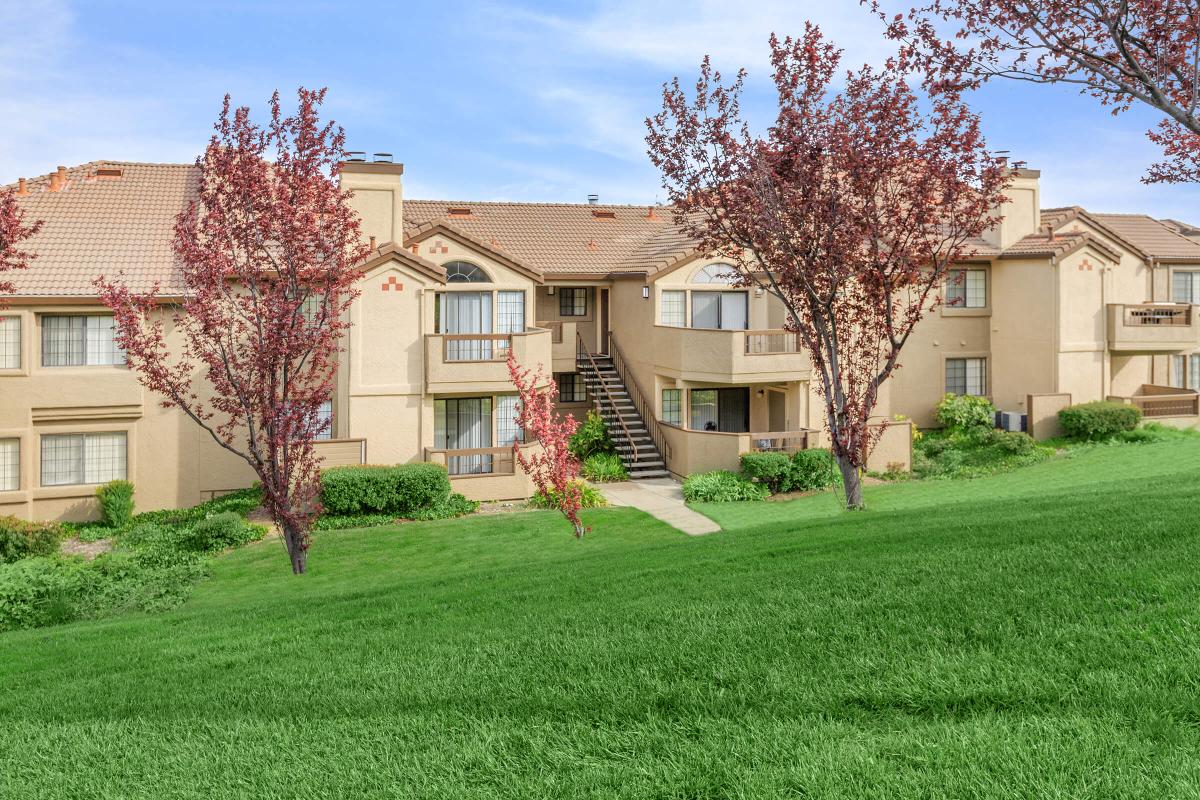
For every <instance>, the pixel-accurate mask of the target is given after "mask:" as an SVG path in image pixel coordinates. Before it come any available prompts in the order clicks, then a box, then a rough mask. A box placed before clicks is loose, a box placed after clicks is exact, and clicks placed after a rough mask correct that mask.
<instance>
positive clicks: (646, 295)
mask: <svg viewBox="0 0 1200 800" xmlns="http://www.w3.org/2000/svg"><path fill="white" fill-rule="evenodd" d="M642 299H643V300H649V299H650V287H649V286H643V287H642Z"/></svg>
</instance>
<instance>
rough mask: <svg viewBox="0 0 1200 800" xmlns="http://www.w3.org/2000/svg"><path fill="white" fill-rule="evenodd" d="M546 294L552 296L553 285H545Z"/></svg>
mask: <svg viewBox="0 0 1200 800" xmlns="http://www.w3.org/2000/svg"><path fill="white" fill-rule="evenodd" d="M546 294H548V295H550V296H551V297H553V296H554V287H553V286H547V287H546Z"/></svg>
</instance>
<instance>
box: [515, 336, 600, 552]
mask: <svg viewBox="0 0 1200 800" xmlns="http://www.w3.org/2000/svg"><path fill="white" fill-rule="evenodd" d="M508 375H509V378H510V379H511V380H512V382H513V385H514V386H516V387H517V395H518V397H519V400H518V405H517V424H518V425H520V426H521V430H522V431H524V432H525V437H526V439H527V440H530V441H536V442H537V443H538V444H540V445H541V447H540V449H537V450H533V451H531V452H528V453H527V452H526V451H524V450H522V449H521V445H520V442H516V441H514V442H513V458H515V459H516V461H517V463H518V464H519V465H520V466H521V469H523V470H524V471H525V472H526V473H528V474H529V476H530V477H532V478H533V483H534V485H535V486H537V489H538V492H540V493H541V494H542V496H543V497H545V498H547V499H548V500H549V501H550V502H552V503H553V504H554V505H555V507H556V508H558V510H559V511H561V512H562V515H563V516H564V517H566V518H567V521H569V522H570V523H571V526H572V527H573V528H574V529H575V536H576V538H580V537H582V536H583V534H584V533H585V532H586V530H587V529H586V528H584V526H583V521H582V520H581V519H580V518H579V511H580V509H582V508H583V486H582V485H581V484H580V482H579V459H577V458H575V456H573V455H571V448H570V442H571V434H573V433H575V429H576V428H577V427H579V422H578V420H576V419H575V418H574V417H570V416H564V415H562V414H559V413H558V411H557V410H556V409H555V408H554V401H555V399H556V398H557V397H558V387H556V386H555V385H554V382H553V381H548V380H547V379H546V375H545V373H544V372H543V371H542V370H541V368H540V367H539V368H538V369H532V368H526V367H522V366H521V365H520V364H518V363H517V360H516V358H515V357H514V356H513V354H512V353H511V352H509V354H508ZM542 387H545V388H542Z"/></svg>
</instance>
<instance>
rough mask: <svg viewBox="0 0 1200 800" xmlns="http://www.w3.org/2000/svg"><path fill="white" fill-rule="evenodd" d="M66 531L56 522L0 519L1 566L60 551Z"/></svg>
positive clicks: (10, 518) (13, 518)
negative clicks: (59, 545) (59, 544)
mask: <svg viewBox="0 0 1200 800" xmlns="http://www.w3.org/2000/svg"><path fill="white" fill-rule="evenodd" d="M63 536H64V530H63V527H62V526H61V525H59V524H58V523H56V522H26V521H25V520H23V519H17V518H16V517H0V564H3V563H6V562H9V561H18V560H20V559H23V558H31V557H33V556H48V555H51V554H52V553H55V552H57V551H58V543H59V542H60V541H62V539H63Z"/></svg>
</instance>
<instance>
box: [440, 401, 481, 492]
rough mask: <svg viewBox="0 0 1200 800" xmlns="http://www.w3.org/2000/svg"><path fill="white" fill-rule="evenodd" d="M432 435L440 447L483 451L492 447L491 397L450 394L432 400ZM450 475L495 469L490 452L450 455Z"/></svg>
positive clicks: (448, 467) (448, 461) (479, 472)
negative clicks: (443, 397)
mask: <svg viewBox="0 0 1200 800" xmlns="http://www.w3.org/2000/svg"><path fill="white" fill-rule="evenodd" d="M433 438H434V446H435V447H437V448H438V449H439V450H480V449H485V448H489V447H491V446H492V398H490V397H451V398H447V399H445V400H434V401H433ZM446 469H447V471H449V473H450V474H451V475H482V474H487V473H490V472H492V471H493V464H492V456H491V455H482V454H477V455H466V456H449V457H448V458H447V459H446Z"/></svg>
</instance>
